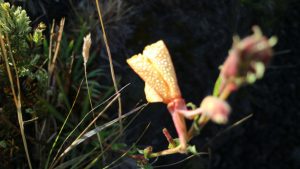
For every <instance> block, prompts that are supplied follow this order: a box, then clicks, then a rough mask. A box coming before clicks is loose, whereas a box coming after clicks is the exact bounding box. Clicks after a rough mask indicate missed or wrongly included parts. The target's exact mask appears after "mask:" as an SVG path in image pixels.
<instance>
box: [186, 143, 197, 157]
mask: <svg viewBox="0 0 300 169" xmlns="http://www.w3.org/2000/svg"><path fill="white" fill-rule="evenodd" d="M187 152H189V153H192V154H195V155H196V154H199V153H198V151H197V149H196V146H195V145H193V146H191V145H189V146H188V147H187Z"/></svg>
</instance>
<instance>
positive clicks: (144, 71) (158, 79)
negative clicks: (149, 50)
mask: <svg viewBox="0 0 300 169" xmlns="http://www.w3.org/2000/svg"><path fill="white" fill-rule="evenodd" d="M127 63H128V64H129V65H130V67H131V68H132V69H133V70H134V71H135V72H136V73H137V74H138V75H139V76H140V77H141V78H142V79H143V80H144V81H145V83H147V85H148V86H151V88H152V89H153V90H155V91H156V93H157V95H159V97H160V98H162V99H163V100H164V99H165V98H168V95H169V90H168V85H167V84H166V82H165V81H164V79H163V78H162V76H161V75H160V73H159V72H158V70H157V69H156V68H155V67H153V65H152V63H151V62H150V60H149V59H147V58H146V57H144V56H143V55H142V54H138V55H134V56H133V57H131V58H130V59H127Z"/></svg>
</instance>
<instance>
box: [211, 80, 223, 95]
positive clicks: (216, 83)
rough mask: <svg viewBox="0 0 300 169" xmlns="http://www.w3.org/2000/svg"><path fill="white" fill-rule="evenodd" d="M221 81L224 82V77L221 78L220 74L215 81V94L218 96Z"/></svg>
mask: <svg viewBox="0 0 300 169" xmlns="http://www.w3.org/2000/svg"><path fill="white" fill-rule="evenodd" d="M221 82H222V79H221V76H219V77H218V79H217V80H216V82H215V86H214V91H213V96H218V95H219V94H220V87H221Z"/></svg>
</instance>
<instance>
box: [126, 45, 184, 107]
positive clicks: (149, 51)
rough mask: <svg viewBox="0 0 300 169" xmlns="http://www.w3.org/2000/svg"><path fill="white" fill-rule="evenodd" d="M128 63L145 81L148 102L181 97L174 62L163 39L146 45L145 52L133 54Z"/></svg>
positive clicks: (169, 100)
mask: <svg viewBox="0 0 300 169" xmlns="http://www.w3.org/2000/svg"><path fill="white" fill-rule="evenodd" d="M127 63H128V64H129V65H130V67H131V68H132V69H133V70H134V71H135V72H136V73H137V74H138V75H139V76H140V77H141V78H142V79H143V80H144V81H145V94H146V99H147V101H148V102H150V103H151V102H164V103H166V104H168V103H170V102H171V101H173V100H174V99H177V98H181V93H180V89H179V87H178V84H177V78H176V73H175V70H174V67H173V63H172V60H171V57H170V54H169V51H168V49H167V47H166V45H165V43H164V42H163V41H162V40H160V41H158V42H156V43H154V44H151V45H148V46H146V47H145V49H144V51H143V54H137V55H134V56H132V57H131V58H130V59H127Z"/></svg>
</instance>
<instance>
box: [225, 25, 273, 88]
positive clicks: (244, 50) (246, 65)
mask: <svg viewBox="0 0 300 169" xmlns="http://www.w3.org/2000/svg"><path fill="white" fill-rule="evenodd" d="M253 31H254V34H253V35H251V36H248V37H246V38H245V39H243V40H241V41H240V40H239V38H235V39H234V44H233V47H232V49H231V50H230V52H229V56H228V58H227V59H226V61H225V62H224V64H223V66H222V70H221V74H220V75H221V78H222V87H221V88H224V85H225V84H226V85H228V84H230V83H231V85H232V84H234V85H235V88H234V89H237V88H238V87H239V86H240V85H243V84H249V83H253V82H255V81H256V80H257V79H260V78H262V76H263V74H264V71H265V67H266V66H267V65H268V64H269V62H270V60H271V57H272V54H273V51H272V47H273V46H274V45H275V44H276V42H277V39H276V38H275V37H271V38H270V39H267V38H266V37H265V36H263V35H262V33H261V30H260V29H259V27H257V26H254V27H253Z"/></svg>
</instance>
